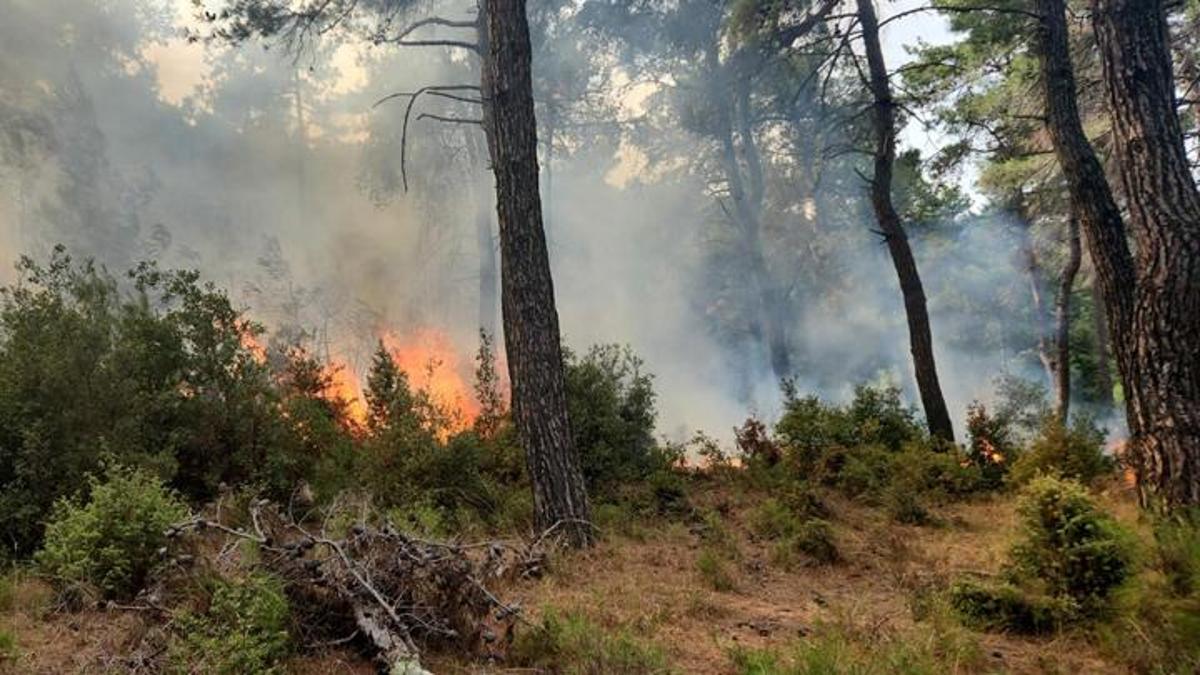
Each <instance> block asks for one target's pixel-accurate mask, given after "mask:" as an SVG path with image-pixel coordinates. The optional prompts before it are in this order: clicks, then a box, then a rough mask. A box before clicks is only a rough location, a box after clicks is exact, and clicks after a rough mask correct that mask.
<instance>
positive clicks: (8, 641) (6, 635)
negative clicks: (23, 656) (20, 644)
mask: <svg viewBox="0 0 1200 675" xmlns="http://www.w3.org/2000/svg"><path fill="white" fill-rule="evenodd" d="M19 654H20V651H19V650H18V649H17V636H16V634H14V633H13V632H12V631H8V630H3V629H0V664H3V663H4V662H5V661H15V660H16V658H17V656H18V655H19Z"/></svg>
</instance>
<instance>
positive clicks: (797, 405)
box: [775, 383, 924, 475]
mask: <svg viewBox="0 0 1200 675" xmlns="http://www.w3.org/2000/svg"><path fill="white" fill-rule="evenodd" d="M775 434H776V436H777V437H778V439H779V440H780V442H782V443H783V445H784V446H785V447H786V448H787V449H788V451H789V454H790V455H791V457H790V458H789V461H790V463H791V464H792V465H793V469H794V471H795V472H796V473H798V474H799V475H808V473H809V472H810V471H812V470H813V469H814V467H815V466H817V464H818V463H819V462H820V459H821V456H822V455H824V454H825V453H827V452H829V451H830V450H832V449H834V448H839V447H840V448H852V447H856V446H863V445H876V446H880V447H882V448H884V449H887V450H893V451H894V450H899V449H900V448H901V447H902V446H903V445H904V444H905V443H908V442H910V441H913V440H917V439H919V438H922V437H923V436H924V433H923V432H922V430H921V427H920V426H919V425H918V424H917V422H916V416H915V414H914V412H913V411H912V409H911V408H907V407H905V406H904V405H903V403H902V401H901V400H900V390H899V389H897V388H895V387H887V388H874V387H868V386H859V387H857V388H855V390H854V399H853V400H852V401H851V402H850V404H849V405H847V406H836V405H830V404H826V403H823V402H822V401H821V400H820V399H818V398H817V397H815V396H807V397H799V396H798V395H797V393H796V390H795V387H794V386H793V385H791V384H790V383H785V385H784V408H783V414H782V415H781V416H780V418H779V422H778V423H776V425H775Z"/></svg>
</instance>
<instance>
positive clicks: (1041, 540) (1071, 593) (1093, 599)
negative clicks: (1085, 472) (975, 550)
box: [1011, 477, 1131, 614]
mask: <svg viewBox="0 0 1200 675" xmlns="http://www.w3.org/2000/svg"><path fill="white" fill-rule="evenodd" d="M1017 512H1018V513H1019V514H1020V517H1021V539H1020V540H1019V541H1018V542H1017V544H1016V545H1015V546H1014V547H1013V549H1012V552H1011V558H1012V569H1011V572H1012V574H1013V576H1014V577H1015V578H1017V579H1022V580H1026V581H1027V582H1036V583H1037V584H1039V585H1040V586H1041V587H1042V588H1043V589H1044V590H1045V592H1046V593H1047V594H1048V595H1051V596H1055V597H1064V598H1070V599H1071V600H1072V601H1074V602H1075V603H1076V604H1077V605H1078V606H1079V608H1080V610H1081V611H1082V612H1083V613H1085V614H1091V613H1095V612H1098V611H1101V610H1103V609H1104V608H1105V607H1106V606H1107V604H1108V602H1109V600H1110V595H1111V594H1112V592H1113V591H1114V590H1115V589H1116V588H1117V587H1118V586H1120V585H1121V584H1122V583H1123V582H1124V581H1125V579H1126V578H1127V577H1128V576H1129V574H1130V571H1131V561H1130V554H1129V546H1128V544H1127V543H1126V540H1127V536H1126V535H1125V534H1124V533H1123V532H1122V531H1121V530H1119V529H1118V527H1117V525H1116V523H1115V522H1113V521H1112V520H1111V519H1110V518H1108V517H1107V516H1106V515H1105V514H1103V513H1102V512H1100V511H1099V510H1098V509H1097V508H1096V507H1095V505H1094V504H1093V503H1092V501H1091V499H1090V498H1089V497H1088V494H1087V491H1086V490H1085V489H1084V488H1083V487H1082V486H1081V485H1080V484H1079V483H1076V482H1074V481H1063V480H1058V479H1055V478H1049V477H1043V478H1038V479H1035V480H1034V481H1033V482H1032V483H1030V484H1029V487H1028V488H1026V490H1025V491H1024V492H1023V493H1022V495H1021V499H1020V501H1019V502H1018V506H1017Z"/></svg>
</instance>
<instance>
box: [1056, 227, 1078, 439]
mask: <svg viewBox="0 0 1200 675" xmlns="http://www.w3.org/2000/svg"><path fill="white" fill-rule="evenodd" d="M1067 252H1068V253H1067V262H1066V264H1065V265H1064V266H1063V271H1062V276H1061V277H1059V280H1058V297H1057V298H1055V302H1054V342H1055V345H1054V347H1055V355H1054V391H1055V396H1054V403H1055V405H1054V411H1055V413H1056V414H1057V415H1058V419H1060V420H1062V422H1063V423H1064V424H1066V422H1067V415H1068V414H1069V413H1070V407H1071V293H1072V292H1074V290H1075V276H1076V275H1077V274H1078V273H1079V265H1080V263H1081V262H1083V249H1082V248H1081V246H1080V242H1079V220H1078V219H1077V218H1075V216H1073V215H1072V216H1071V217H1070V219H1069V220H1068V223H1067Z"/></svg>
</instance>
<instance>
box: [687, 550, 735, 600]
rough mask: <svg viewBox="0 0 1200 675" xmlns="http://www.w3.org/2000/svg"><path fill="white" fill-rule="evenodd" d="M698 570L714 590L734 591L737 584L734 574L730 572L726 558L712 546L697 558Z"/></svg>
mask: <svg viewBox="0 0 1200 675" xmlns="http://www.w3.org/2000/svg"><path fill="white" fill-rule="evenodd" d="M696 571H697V572H699V573H700V578H701V579H702V580H704V583H705V585H707V586H708V587H709V588H711V589H713V590H714V591H719V592H722V593H723V592H725V591H732V590H733V589H734V588H736V586H737V585H736V584H735V583H734V581H733V575H732V574H730V572H729V566H728V565H727V564H726V561H725V558H724V557H723V556H722V555H721V553H720V552H718V551H717V550H715V549H713V548H711V547H706V548H705V549H704V550H702V551H701V552H700V556H699V557H698V558H696Z"/></svg>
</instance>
